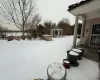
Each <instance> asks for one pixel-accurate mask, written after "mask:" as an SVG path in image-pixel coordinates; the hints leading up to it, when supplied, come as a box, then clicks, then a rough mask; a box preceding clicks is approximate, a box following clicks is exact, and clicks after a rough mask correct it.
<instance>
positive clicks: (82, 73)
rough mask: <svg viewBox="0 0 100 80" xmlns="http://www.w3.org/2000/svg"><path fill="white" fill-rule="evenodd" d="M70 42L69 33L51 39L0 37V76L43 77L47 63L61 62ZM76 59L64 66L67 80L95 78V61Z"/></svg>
mask: <svg viewBox="0 0 100 80" xmlns="http://www.w3.org/2000/svg"><path fill="white" fill-rule="evenodd" d="M72 42H73V37H72V36H66V37H63V38H53V41H44V40H25V41H23V40H21V41H16V40H13V41H10V42H8V41H6V40H0V80H33V79H36V78H42V79H45V80H46V79H47V68H48V66H49V65H50V64H51V63H54V62H59V63H62V62H63V59H65V58H67V52H66V51H67V50H70V49H71V47H72ZM79 63H80V65H79V67H77V68H76V67H75V68H74V67H71V69H67V80H98V77H99V68H98V63H96V62H94V61H91V60H88V59H85V58H83V59H82V60H80V61H79Z"/></svg>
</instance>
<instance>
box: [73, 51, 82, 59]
mask: <svg viewBox="0 0 100 80" xmlns="http://www.w3.org/2000/svg"><path fill="white" fill-rule="evenodd" d="M72 50H73V51H74V52H77V53H78V54H79V58H78V59H79V60H81V59H82V55H83V52H82V50H80V49H72Z"/></svg>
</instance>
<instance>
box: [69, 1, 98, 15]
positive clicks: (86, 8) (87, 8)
mask: <svg viewBox="0 0 100 80" xmlns="http://www.w3.org/2000/svg"><path fill="white" fill-rule="evenodd" d="M96 9H97V10H100V0H93V1H91V2H89V3H86V4H84V5H81V6H79V7H77V8H75V9H73V10H71V11H70V12H71V13H72V14H73V15H75V16H76V15H78V14H86V13H88V12H91V11H94V10H96Z"/></svg>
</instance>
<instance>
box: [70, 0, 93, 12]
mask: <svg viewBox="0 0 100 80" xmlns="http://www.w3.org/2000/svg"><path fill="white" fill-rule="evenodd" d="M90 1H93V0H82V1H81V2H78V3H75V4H72V5H70V6H69V8H68V11H71V10H73V9H75V8H77V7H79V6H81V5H83V4H86V3H88V2H90Z"/></svg>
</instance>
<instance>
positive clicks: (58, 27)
mask: <svg viewBox="0 0 100 80" xmlns="http://www.w3.org/2000/svg"><path fill="white" fill-rule="evenodd" d="M51 29H62V28H60V27H58V26H56V27H53V28H51Z"/></svg>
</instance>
